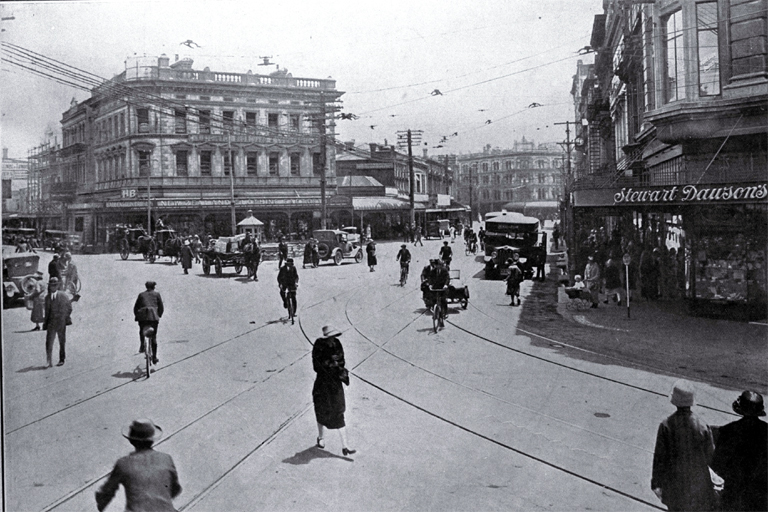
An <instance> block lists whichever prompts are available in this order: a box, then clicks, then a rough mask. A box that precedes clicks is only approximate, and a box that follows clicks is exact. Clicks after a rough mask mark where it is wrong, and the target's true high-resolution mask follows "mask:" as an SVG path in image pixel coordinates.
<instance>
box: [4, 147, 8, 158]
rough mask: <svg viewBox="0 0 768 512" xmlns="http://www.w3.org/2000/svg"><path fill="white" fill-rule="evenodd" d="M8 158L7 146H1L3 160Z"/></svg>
mask: <svg viewBox="0 0 768 512" xmlns="http://www.w3.org/2000/svg"><path fill="white" fill-rule="evenodd" d="M7 159H8V148H3V160H7Z"/></svg>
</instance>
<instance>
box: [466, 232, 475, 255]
mask: <svg viewBox="0 0 768 512" xmlns="http://www.w3.org/2000/svg"><path fill="white" fill-rule="evenodd" d="M467 248H468V249H469V252H471V253H472V254H474V253H476V252H477V235H476V234H475V232H474V231H472V230H469V234H468V235H467Z"/></svg>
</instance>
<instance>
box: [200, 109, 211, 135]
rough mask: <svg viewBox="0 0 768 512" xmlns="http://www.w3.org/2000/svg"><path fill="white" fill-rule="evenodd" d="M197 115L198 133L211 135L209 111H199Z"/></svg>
mask: <svg viewBox="0 0 768 512" xmlns="http://www.w3.org/2000/svg"><path fill="white" fill-rule="evenodd" d="M198 115H199V117H200V133H211V111H210V110H201V111H200V113H199V114H198Z"/></svg>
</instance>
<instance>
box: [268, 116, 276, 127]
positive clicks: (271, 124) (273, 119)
mask: <svg viewBox="0 0 768 512" xmlns="http://www.w3.org/2000/svg"><path fill="white" fill-rule="evenodd" d="M277 116H278V114H267V126H269V127H270V128H274V129H277V128H278V124H277Z"/></svg>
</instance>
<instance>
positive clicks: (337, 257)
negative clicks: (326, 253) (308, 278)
mask: <svg viewBox="0 0 768 512" xmlns="http://www.w3.org/2000/svg"><path fill="white" fill-rule="evenodd" d="M343 259H344V256H343V255H342V254H341V251H340V250H339V251H336V254H334V255H333V262H334V263H335V264H336V265H341V261H342V260H343Z"/></svg>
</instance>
